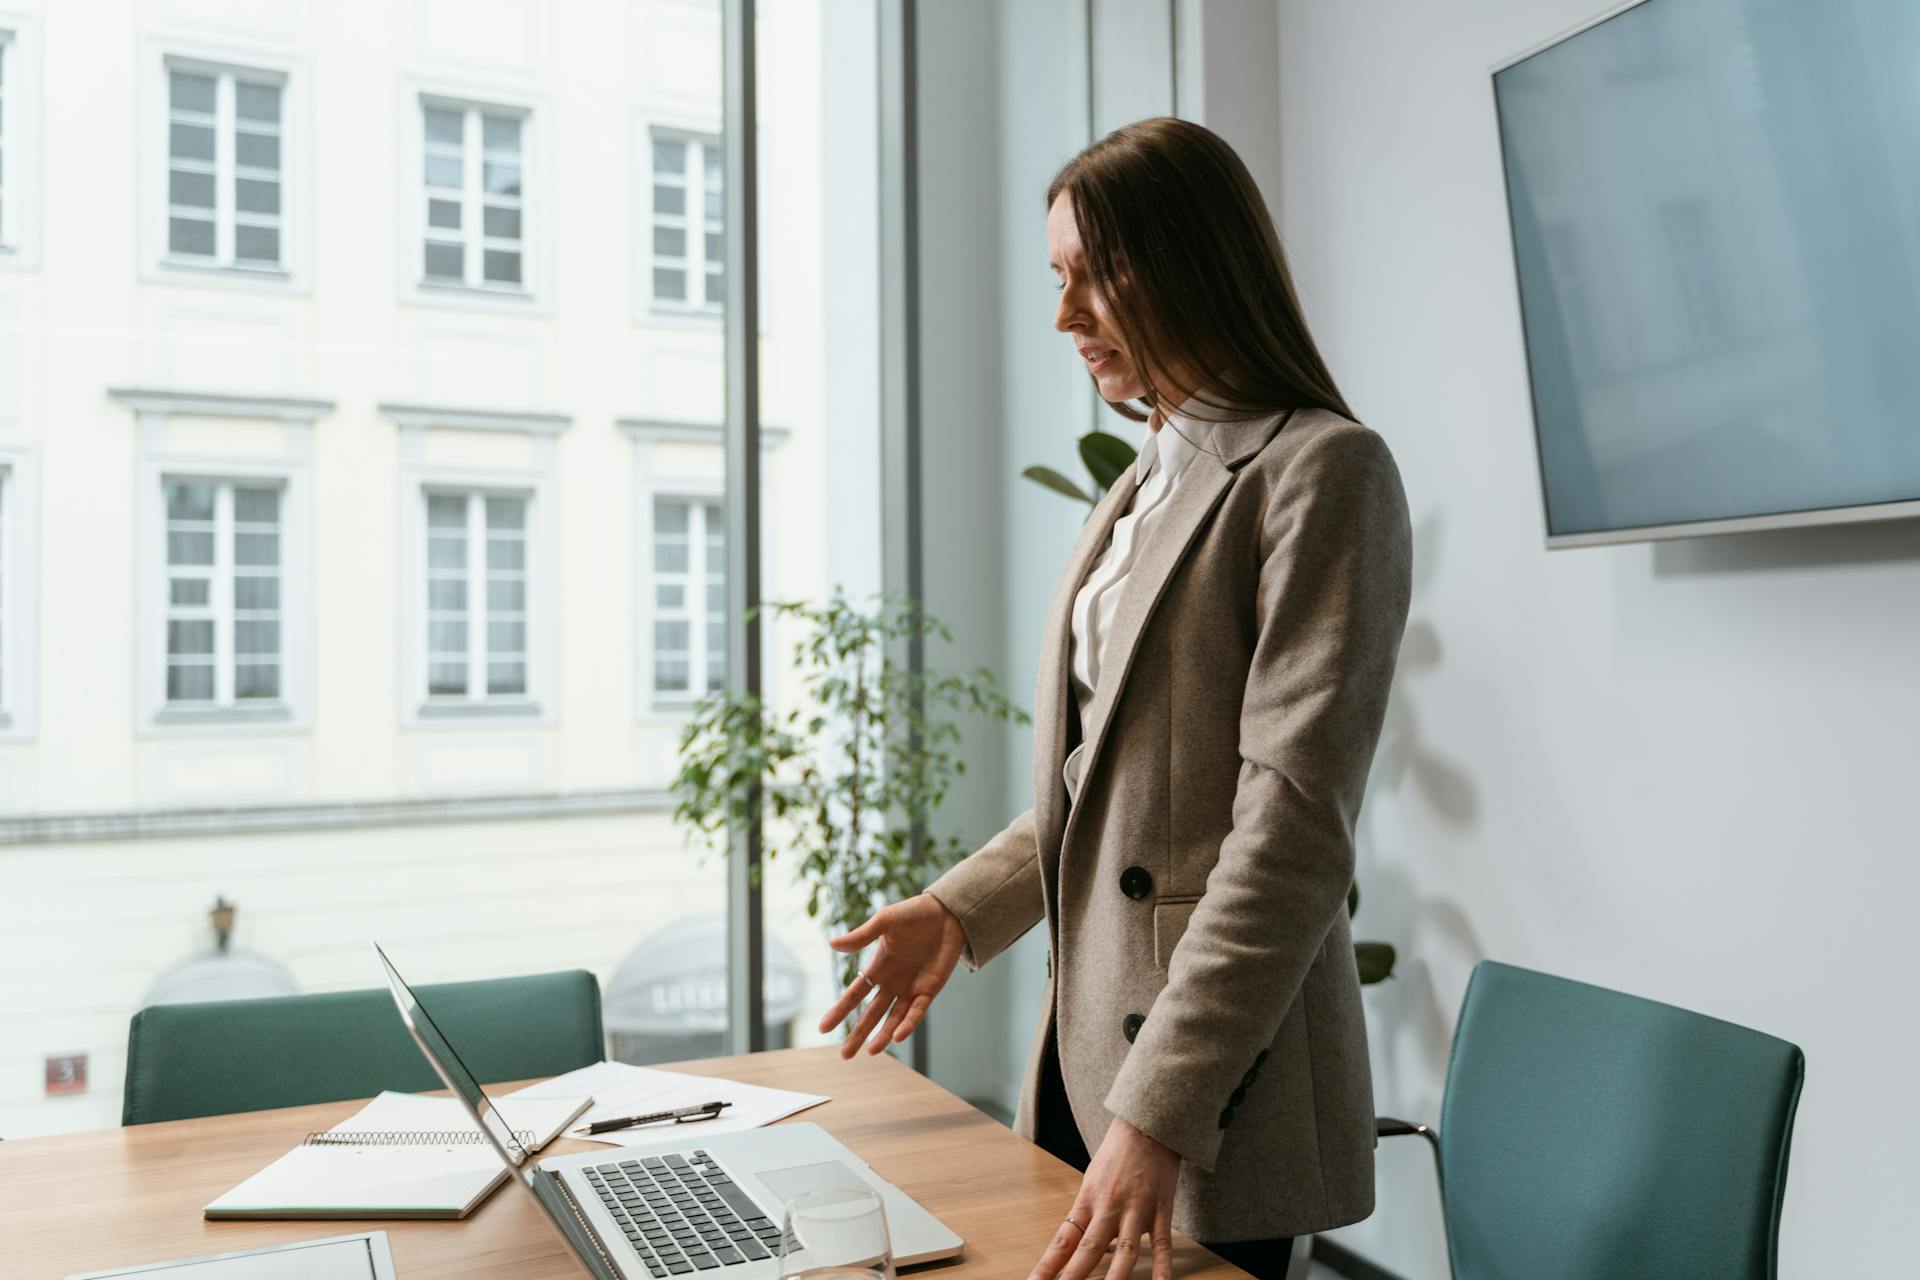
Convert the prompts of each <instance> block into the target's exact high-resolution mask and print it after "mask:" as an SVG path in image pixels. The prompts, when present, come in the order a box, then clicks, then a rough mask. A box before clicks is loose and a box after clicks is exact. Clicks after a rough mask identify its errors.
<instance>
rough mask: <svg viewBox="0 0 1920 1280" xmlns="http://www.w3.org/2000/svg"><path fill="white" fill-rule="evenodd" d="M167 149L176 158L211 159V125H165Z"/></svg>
mask: <svg viewBox="0 0 1920 1280" xmlns="http://www.w3.org/2000/svg"><path fill="white" fill-rule="evenodd" d="M167 150H168V153H169V154H171V155H172V156H173V157H174V158H175V159H176V160H206V161H211V160H212V159H213V126H212V125H210V124H177V123H176V124H171V125H168V126H167Z"/></svg>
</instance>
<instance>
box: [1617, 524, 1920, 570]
mask: <svg viewBox="0 0 1920 1280" xmlns="http://www.w3.org/2000/svg"><path fill="white" fill-rule="evenodd" d="M1896 561H1920V518H1917V519H1912V520H1874V521H1866V522H1863V523H1860V524H1828V525H1811V526H1808V527H1806V528H1803V529H1768V530H1766V531H1764V532H1760V533H1744V534H1739V535H1726V534H1719V535H1713V536H1708V537H1700V538H1675V539H1672V540H1668V541H1662V542H1656V543H1654V544H1653V572H1654V576H1655V577H1659V578H1677V577H1686V576H1688V575H1693V574H1710V573H1768V572H1772V571H1775V570H1780V569H1823V568H1828V567H1831V566H1835V565H1860V564H1883V563H1887V562H1896Z"/></svg>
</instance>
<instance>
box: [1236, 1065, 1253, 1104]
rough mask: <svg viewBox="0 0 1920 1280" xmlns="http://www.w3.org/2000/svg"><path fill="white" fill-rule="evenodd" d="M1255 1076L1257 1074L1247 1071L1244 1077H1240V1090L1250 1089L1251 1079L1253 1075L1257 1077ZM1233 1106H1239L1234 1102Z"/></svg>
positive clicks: (1251, 1086) (1251, 1085)
mask: <svg viewBox="0 0 1920 1280" xmlns="http://www.w3.org/2000/svg"><path fill="white" fill-rule="evenodd" d="M1257 1074H1258V1073H1257V1072H1254V1071H1249V1072H1247V1074H1245V1075H1243V1076H1241V1077H1240V1087H1241V1088H1242V1089H1251V1088H1253V1077H1254V1076H1255V1075H1257ZM1233 1105H1235V1106H1236V1107H1237V1106H1239V1105H1240V1104H1239V1103H1237V1102H1236V1103H1234V1104H1233Z"/></svg>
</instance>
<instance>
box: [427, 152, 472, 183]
mask: <svg viewBox="0 0 1920 1280" xmlns="http://www.w3.org/2000/svg"><path fill="white" fill-rule="evenodd" d="M464 172H465V170H464V168H463V166H462V165H461V163H460V158H459V157H458V156H441V155H434V154H433V153H431V152H429V153H428V154H427V185H428V186H430V187H444V188H447V189H448V190H451V191H458V190H460V188H461V187H462V186H463V185H464V184H465V181H466V180H465V178H464V177H463V174H464Z"/></svg>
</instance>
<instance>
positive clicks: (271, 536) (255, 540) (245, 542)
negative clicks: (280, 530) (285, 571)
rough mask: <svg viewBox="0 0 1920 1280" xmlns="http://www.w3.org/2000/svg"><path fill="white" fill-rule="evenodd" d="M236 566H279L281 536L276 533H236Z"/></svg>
mask: <svg viewBox="0 0 1920 1280" xmlns="http://www.w3.org/2000/svg"><path fill="white" fill-rule="evenodd" d="M233 562H234V563H235V564H253V565H261V564H279V563H280V535H278V534H275V533H236V534H234V535H233Z"/></svg>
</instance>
